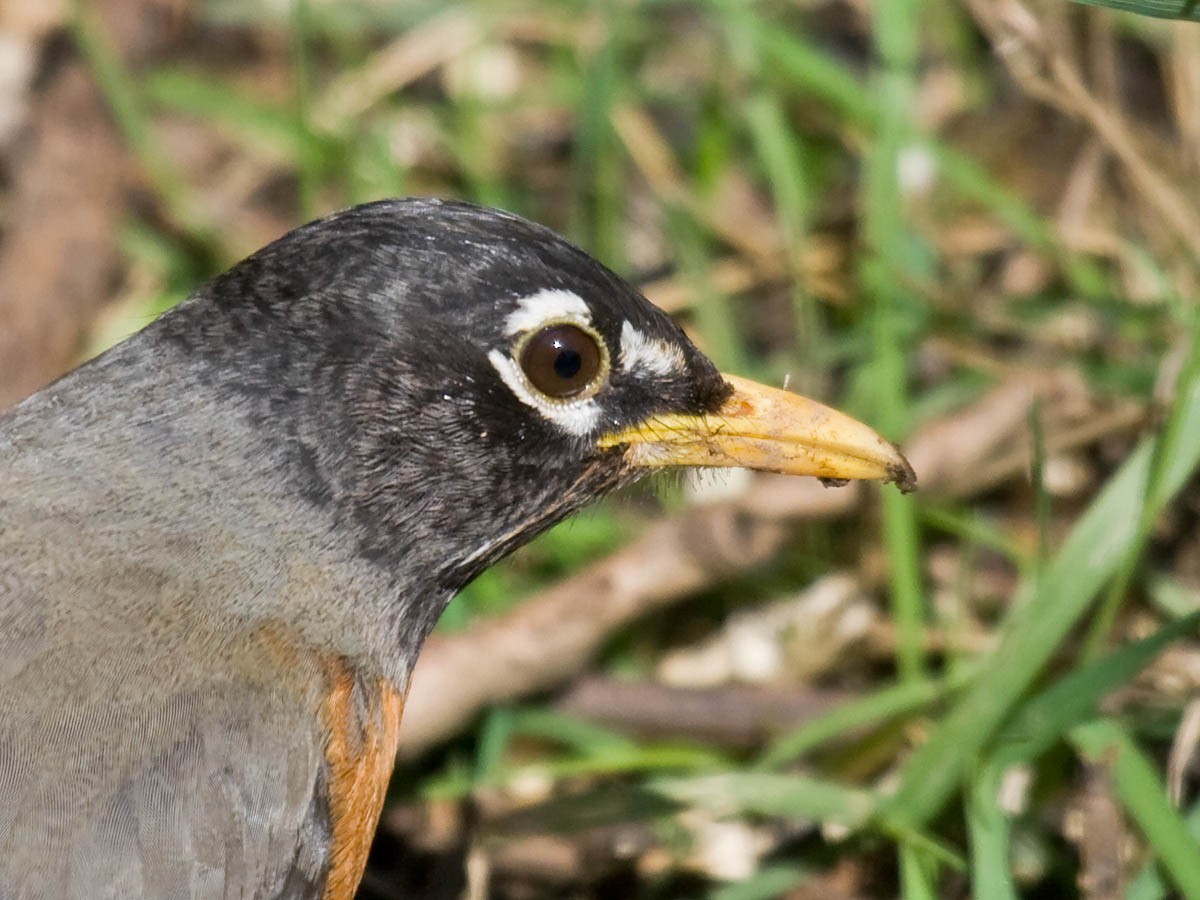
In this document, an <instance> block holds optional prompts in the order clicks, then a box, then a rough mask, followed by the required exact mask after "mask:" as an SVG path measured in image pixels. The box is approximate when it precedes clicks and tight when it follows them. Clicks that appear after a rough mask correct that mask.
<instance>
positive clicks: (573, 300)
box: [504, 288, 592, 337]
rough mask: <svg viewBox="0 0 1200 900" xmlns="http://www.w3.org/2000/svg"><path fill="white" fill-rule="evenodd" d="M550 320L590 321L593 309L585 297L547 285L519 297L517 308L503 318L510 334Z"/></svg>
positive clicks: (584, 322)
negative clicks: (584, 300) (526, 295)
mask: <svg viewBox="0 0 1200 900" xmlns="http://www.w3.org/2000/svg"><path fill="white" fill-rule="evenodd" d="M547 322H575V323H577V324H580V325H591V324H592V311H591V310H590V309H588V305H587V304H586V303H584V302H583V298H582V297H580V296H579V295H578V294H576V293H575V292H574V291H567V290H563V289H561V288H545V289H544V290H540V291H538V292H537V293H536V294H530V295H529V296H528V297H522V298H521V299H520V300H518V301H517V308H516V309H515V310H513V311H512V312H511V313H509V314H508V318H507V319H505V320H504V330H505V333H506V334H508V335H509V337H512V336H513V335H517V334H521V333H522V332H525V331H532V330H533V329H534V328H538V327H540V326H542V325H545V324H546V323H547Z"/></svg>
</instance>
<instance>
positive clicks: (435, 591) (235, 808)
mask: <svg viewBox="0 0 1200 900" xmlns="http://www.w3.org/2000/svg"><path fill="white" fill-rule="evenodd" d="M680 465H683V466H692V465H703V466H735V465H736V466H749V467H752V468H758V469H767V470H772V471H778V472H791V473H798V474H808V475H817V476H820V477H823V478H827V479H835V480H836V479H846V478H882V479H890V480H892V481H896V482H898V483H899V484H900V485H901V487H902V488H907V487H911V486H912V485H913V482H914V477H913V473H912V470H911V469H910V468H909V467H908V464H907V463H906V462H905V461H904V459H903V458H902V457H901V456H900V454H899V453H898V452H897V451H896V450H895V449H894V448H893V447H892V446H891V445H890V444H888V443H887V442H885V441H883V440H882V439H881V438H879V437H878V436H877V435H875V434H874V432H872V431H871V430H869V429H868V428H866V427H865V426H863V425H860V424H858V423H857V422H854V421H853V420H851V419H849V418H847V417H845V416H843V415H841V414H839V413H837V412H834V411H832V410H830V409H827V408H825V407H822V406H820V405H818V404H815V403H813V402H811V401H808V400H805V399H803V398H800V397H798V396H796V395H793V394H788V393H785V392H783V391H778V390H773V389H770V388H765V387H761V386H759V385H756V384H753V383H751V382H747V381H743V380H741V379H738V378H733V377H730V376H723V375H721V374H719V373H718V372H717V370H716V369H715V368H714V367H713V365H712V364H711V363H710V362H709V361H708V359H706V358H705V357H704V356H703V355H701V354H700V353H699V352H698V351H697V350H696V348H695V347H693V346H692V344H691V343H690V342H689V341H688V339H687V338H686V337H685V336H684V335H683V333H682V332H681V331H680V329H679V328H678V327H677V326H676V325H675V324H674V323H673V322H672V321H671V320H670V319H669V318H668V317H667V316H666V315H665V314H663V313H662V312H661V311H660V310H658V309H656V308H655V307H654V306H652V305H651V304H650V303H648V302H647V301H646V300H645V299H644V298H643V297H641V296H640V295H639V294H638V293H637V292H636V291H635V290H634V289H632V288H631V287H629V286H628V285H627V284H625V283H624V282H623V281H621V280H620V279H619V278H618V277H616V276H615V275H613V274H612V273H611V272H609V271H608V270H607V269H605V268H604V267H603V266H601V265H600V264H599V263H597V262H596V261H594V260H592V259H591V258H590V257H588V256H587V255H586V254H585V253H583V252H582V251H581V250H579V249H577V248H576V247H574V246H572V245H571V244H569V243H567V242H566V241H564V240H562V239H561V238H559V237H557V236H555V235H554V234H553V233H551V232H549V231H547V230H546V229H544V228H541V227H539V226H537V225H534V224H532V223H530V222H527V221H524V220H522V219H520V218H517V217H516V216H512V215H508V214H505V213H501V212H496V211H491V210H486V209H482V208H479V207H476V206H471V205H468V204H463V203H442V202H437V201H432V200H399V201H385V202H380V203H374V204H369V205H366V206H361V207H357V208H355V209H351V210H348V211H346V212H342V213H338V214H335V215H332V216H329V217H328V218H325V219H322V220H320V221H318V222H315V223H312V224H309V225H306V226H304V227H302V228H300V229H298V230H296V231H294V232H292V233H291V234H289V235H287V236H285V237H284V238H282V239H280V240H279V241H277V242H275V243H274V244H271V245H270V246H268V247H266V248H265V249H263V250H261V251H260V252H258V253H256V254H254V255H253V256H251V257H250V258H248V259H247V260H245V261H244V262H242V263H240V264H239V265H237V266H235V267H234V268H233V269H231V270H230V271H229V272H227V273H225V274H224V275H221V276H220V277H218V278H217V279H215V280H214V281H213V282H211V283H210V284H208V285H207V286H205V287H203V288H201V289H200V290H199V291H198V292H197V293H196V294H195V295H194V296H193V297H192V298H191V299H190V300H188V301H186V302H185V303H183V304H181V305H180V306H178V307H177V308H175V309H174V310H172V311H171V312H169V313H167V314H166V315H164V316H162V317H161V318H159V319H158V320H157V321H156V322H154V323H152V324H151V325H149V326H148V327H146V328H145V329H144V330H143V331H141V332H140V333H139V334H136V335H134V336H133V337H131V338H130V339H128V340H127V341H125V342H124V343H122V344H120V345H118V346H117V347H115V348H113V349H112V350H110V351H108V352H107V353H105V354H104V355H102V356H101V357H99V358H98V359H95V360H93V361H92V362H89V363H87V364H86V365H83V366H81V367H80V368H79V369H77V370H76V371H74V372H72V373H71V374H69V375H67V376H66V377H64V378H62V379H61V380H59V381H58V382H56V383H55V384H53V385H51V386H50V387H48V388H46V389H45V390H43V391H41V392H40V393H38V394H36V395H34V396H33V397H30V398H29V399H28V400H26V401H24V402H23V403H21V404H20V405H18V406H17V407H15V408H14V409H12V410H11V411H9V412H8V413H7V414H6V415H4V416H3V417H2V418H0V900H31V898H39V900H40V898H56V900H58V898H87V900H95V898H251V897H253V898H267V897H286V898H318V897H319V898H325V900H344V898H348V897H351V896H352V895H353V893H354V891H355V889H356V887H357V885H358V882H359V878H360V876H361V874H362V871H363V866H364V864H365V861H366V855H367V850H368V848H369V845H370V842H371V837H372V833H373V831H374V828H375V825H376V822H377V820H378V818H379V814H380V809H381V806H382V803H383V796H384V790H385V787H386V785H387V780H388V776H389V773H390V772H391V768H392V761H393V756H394V751H395V748H396V740H397V731H398V729H399V727H400V715H401V711H402V710H403V707H404V696H405V691H406V689H407V684H408V677H409V672H410V671H411V669H412V666H413V662H414V660H415V659H416V655H417V652H418V650H419V648H420V646H421V642H422V640H423V639H424V638H425V636H426V634H427V633H428V632H429V630H430V628H431V627H432V626H433V624H434V622H435V620H436V619H437V617H438V615H439V614H440V613H441V611H442V609H443V608H444V607H445V605H446V603H447V601H449V599H450V598H451V596H452V595H453V594H454V593H455V591H456V590H458V589H459V588H461V587H462V586H463V585H464V584H466V583H467V582H468V581H469V580H470V579H471V578H472V577H473V576H475V575H477V574H478V573H479V572H480V571H482V570H483V569H484V568H486V567H487V566H488V565H490V564H491V563H493V562H494V561H495V560H497V559H499V558H500V557H501V556H503V555H504V554H505V553H507V552H509V551H510V550H512V549H513V548H514V547H517V546H518V545H520V544H522V543H524V542H526V541H528V540H529V539H530V538H532V537H533V536H534V535H536V534H537V533H539V532H541V531H542V530H544V529H545V528H547V527H548V526H549V525H551V524H553V523H554V522H557V521H559V520H560V519H562V518H563V517H564V516H566V515H568V514H569V513H571V512H572V511H574V510H576V509H578V508H579V507H580V506H582V505H583V504H585V503H586V502H588V501H589V500H591V499H592V498H594V497H596V496H598V495H599V494H602V493H604V492H605V491H608V490H610V489H612V488H614V487H617V486H619V485H622V484H625V483H627V482H629V481H631V480H632V479H634V478H636V477H638V476H639V475H641V474H643V473H646V472H648V471H650V470H652V469H655V468H657V467H662V466H680Z"/></svg>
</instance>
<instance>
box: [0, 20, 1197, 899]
mask: <svg viewBox="0 0 1200 900" xmlns="http://www.w3.org/2000/svg"><path fill="white" fill-rule="evenodd" d="M1126 5H1132V6H1135V7H1136V6H1141V7H1145V8H1147V9H1150V11H1161V9H1162V7H1164V6H1168V5H1171V4H1170V3H1168V2H1167V0H1153V2H1152V0H1146V2H1144V3H1137V2H1130V3H1127V4H1126ZM1174 5H1175V6H1180V4H1179V3H1175V4H1174ZM1182 5H1183V6H1185V7H1188V8H1189V9H1190V7H1191V6H1192V5H1194V4H1188V3H1183V4H1182ZM1187 11H1188V10H1185V12H1187ZM1193 12H1194V11H1193ZM1198 29H1200V25H1197V24H1194V23H1188V22H1183V23H1181V22H1169V21H1162V20H1154V19H1149V18H1143V17H1138V16H1136V15H1132V14H1129V13H1123V12H1113V11H1110V10H1106V9H1099V8H1095V7H1089V6H1081V5H1073V4H1069V3H1066V2H1063V0H960V2H949V3H943V2H932V0H930V2H921V0H879V2H875V3H872V2H868V0H795V2H765V0H764V2H749V0H693V2H683V0H679V2H671V0H607V2H583V0H575V2H572V0H561V2H560V0H523V2H517V0H511V2H486V0H463V2H457V3H447V2H415V0H414V2H385V0H347V2H334V0H291V2H288V0H87V2H78V3H74V4H73V3H71V2H68V0H41V2H30V0H0V408H3V407H4V406H7V405H10V404H12V403H14V402H16V401H17V400H19V399H20V398H21V397H23V396H24V395H26V394H28V393H29V392H31V391H33V390H35V389H37V388H38V387H39V386H41V385H43V384H45V383H46V382H48V381H49V380H51V379H52V378H54V377H55V376H57V375H58V374H61V373H62V372H63V371H65V370H66V369H68V368H70V367H72V366H73V365H75V364H76V363H78V362H79V361H80V360H82V359H84V358H86V357H87V356H89V355H92V354H94V353H96V352H99V351H100V350H102V349H104V348H105V347H106V346H109V345H111V344H112V343H113V342H115V341H117V340H119V339H120V338H121V337H123V336H124V335H126V334H128V333H130V332H131V331H134V330H136V329H138V328H140V327H141V326H142V325H144V324H145V323H146V322H148V321H149V320H150V319H151V318H153V317H154V316H155V315H156V314H158V313H159V312H161V311H163V310H165V309H167V308H169V307H170V306H171V305H172V304H174V303H176V302H177V301H179V300H180V299H182V298H183V297H184V296H186V295H187V294H188V293H189V292H190V291H191V290H193V289H194V288H195V287H196V286H197V285H198V284H199V283H200V282H201V281H203V280H204V279H205V278H207V277H209V276H211V275H213V274H215V273H216V272H218V271H220V270H221V269H223V268H225V267H226V266H228V265H229V264H231V263H232V262H234V261H236V260H237V259H239V258H240V257H242V256H244V255H246V254H247V253H249V252H251V251H253V250H254V249H256V248H257V247H259V246H261V245H262V244H264V243H266V242H267V241H269V240H271V239H273V238H275V237H277V236H279V235H281V234H282V233H284V232H285V231H287V230H289V229H290V228H292V227H293V226H295V225H297V224H299V223H300V222H302V221H304V220H307V219H309V218H311V217H314V216H317V215H319V214H322V213H325V212H328V211H331V210H334V209H337V208H340V207H343V206H346V205H349V204H352V203H357V202H360V201H366V200H371V199H375V198H379V197H386V196H393V195H435V196H442V197H461V198H467V199H471V200H475V201H478V202H481V203H486V204H491V205H496V206H501V207H504V208H506V209H509V210H513V211H516V212H519V213H521V214H523V215H526V216H529V217H531V218H534V219H536V220H538V221H540V222H543V223H545V224H547V225H549V226H551V227H553V228H555V229H557V230H559V231H561V232H563V233H565V234H566V235H568V236H569V237H571V238H572V239H573V240H575V241H576V242H578V243H579V244H581V245H582V246H584V247H585V248H587V249H588V250H590V251H591V252H592V253H593V254H595V255H597V256H598V257H599V258H600V259H601V260H603V261H604V262H605V263H607V264H608V265H609V266H611V267H612V268H614V269H616V270H617V271H618V272H620V273H622V274H623V275H625V276H627V277H628V278H629V279H631V280H632V281H633V282H635V283H636V284H639V285H640V286H641V287H642V288H643V290H644V291H645V292H646V293H647V295H648V296H649V297H650V298H651V299H652V300H654V301H655V302H656V303H658V304H660V305H661V306H663V307H664V308H666V309H667V310H669V311H670V312H672V313H673V314H675V315H676V316H678V318H679V320H680V321H681V322H682V323H683V324H684V326H685V327H686V328H687V329H688V331H689V332H690V333H691V334H692V336H693V337H694V339H695V340H696V341H697V343H699V344H700V345H701V346H702V347H703V348H704V349H705V350H706V351H707V352H708V353H709V354H710V355H711V356H712V357H713V358H714V359H715V360H716V362H717V363H718V364H719V365H720V366H721V368H722V369H724V370H726V371H734V372H738V373H740V374H744V375H748V376H751V377H755V378H758V379H760V380H765V381H767V382H769V383H774V384H786V385H788V386H790V387H793V388H795V389H797V390H801V391H803V392H804V393H807V394H810V395H812V396H816V397H819V398H820V399H822V400H824V401H826V402H830V403H834V404H838V405H840V406H841V407H842V408H844V409H846V410H847V411H849V412H851V413H853V414H854V415H856V416H858V417H860V418H862V419H865V420H866V421H868V422H870V423H871V424H872V425H874V426H875V427H877V428H878V429H880V430H881V431H883V432H884V433H885V434H887V435H888V436H889V437H891V438H892V439H894V440H897V441H899V442H901V443H902V444H903V446H904V447H905V449H906V452H907V453H908V454H909V457H910V459H911V460H912V462H913V464H914V465H915V467H916V469H917V471H918V474H919V476H920V480H921V491H920V492H919V493H918V494H916V495H913V496H908V497H902V496H901V495H900V494H899V493H898V492H896V491H894V490H892V489H890V488H888V489H884V490H882V491H881V490H880V489H878V488H877V487H869V488H863V487H861V486H859V487H844V488H829V489H827V488H823V487H821V486H820V485H819V484H817V483H816V482H815V481H811V480H808V481H805V480H793V481H788V480H781V479H776V478H770V477H761V478H755V479H751V478H748V477H746V478H743V477H733V478H721V479H718V478H717V477H715V476H711V477H710V476H702V477H700V478H697V479H688V480H683V481H666V482H663V483H659V484H657V485H644V486H642V487H641V488H640V489H639V490H637V491H634V492H630V493H627V494H624V495H622V496H618V497H615V498H613V499H611V500H610V501H608V502H606V504H605V505H603V506H602V507H600V508H598V509H594V510H592V511H591V512H589V513H587V514H585V515H583V516H580V517H578V518H576V519H575V520H573V521H572V522H569V523H567V524H565V525H563V526H560V527H559V528H557V529H555V530H554V531H552V532H551V533H549V534H548V535H546V536H544V537H543V538H541V539H539V540H538V541H537V542H536V543H535V544H534V545H532V546H530V547H528V548H526V549H525V550H522V551H520V552H519V553H517V554H516V555H515V556H514V557H513V558H512V559H510V560H508V561H507V562H506V563H505V564H503V565H502V566H500V567H498V568H497V569H495V570H493V571H491V572H489V573H487V574H485V575H484V576H483V577H481V578H480V579H479V580H478V581H477V582H476V583H474V584H473V585H471V586H470V587H469V589H468V590H467V591H466V592H465V593H464V594H463V595H462V596H460V597H459V598H458V599H456V600H455V602H454V603H453V604H452V606H451V608H450V610H449V611H448V612H447V614H446V616H445V619H444V620H443V622H442V624H441V626H440V628H439V630H438V632H437V634H435V636H434V638H433V639H432V640H431V642H430V644H429V646H428V647H427V650H426V653H425V655H424V657H423V659H422V662H421V665H420V666H419V667H418V670H417V675H416V680H415V684H414V687H413V693H412V698H411V700H410V703H409V707H408V710H407V713H406V721H405V727H404V734H403V736H402V745H403V746H402V759H401V763H400V766H399V767H398V769H397V773H396V776H395V778H394V779H393V784H392V788H391V792H390V795H389V802H388V806H387V809H386V811H385V813H384V820H383V823H382V826H381V831H380V835H379V838H378V839H377V842H376V846H375V850H374V853H373V856H372V863H371V866H370V869H369V872H368V875H367V878H366V881H365V882H364V885H363V888H362V891H361V894H360V896H361V897H363V898H369V900H383V898H397V897H421V898H459V897H466V898H485V897H490V898H511V900H524V898H528V900H538V898H551V897H571V898H625V897H638V898H641V897H645V898H663V900H670V898H713V900H759V898H762V900H768V898H776V897H782V898H790V900H806V898H821V900H838V898H887V897H898V896H903V897H905V898H927V897H950V898H956V897H968V896H973V897H977V898H1011V897H1017V896H1022V897H1026V896H1027V897H1046V898H1058V897H1084V898H1117V897H1128V898H1135V900H1151V898H1162V897H1176V896H1186V897H1200V852H1198V847H1197V837H1196V836H1197V834H1200V804H1198V803H1197V791H1196V787H1197V774H1198V770H1197V767H1196V765H1195V762H1194V760H1195V758H1196V746H1197V742H1198V741H1200V702H1198V700H1197V698H1200V640H1197V614H1196V611H1197V609H1200V531H1198V530H1197V522H1198V519H1200V486H1198V484H1197V482H1196V480H1195V478H1194V475H1193V472H1194V469H1195V467H1196V464H1197V460H1198V459H1200V357H1198V356H1197V352H1196V300H1197V297H1198V296H1200V204H1198V203H1197V199H1198V198H1200V30H1198Z"/></svg>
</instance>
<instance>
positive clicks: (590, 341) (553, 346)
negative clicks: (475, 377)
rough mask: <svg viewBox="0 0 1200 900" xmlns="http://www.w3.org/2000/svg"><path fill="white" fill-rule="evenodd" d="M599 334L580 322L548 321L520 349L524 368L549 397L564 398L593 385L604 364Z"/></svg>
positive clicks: (527, 374)
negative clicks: (596, 336)
mask: <svg viewBox="0 0 1200 900" xmlns="http://www.w3.org/2000/svg"><path fill="white" fill-rule="evenodd" d="M603 359H604V357H603V354H602V352H601V349H600V346H599V345H598V344H597V342H596V338H595V337H594V336H593V335H591V334H589V333H588V332H586V331H584V330H583V329H582V328H580V327H579V326H578V325H570V324H566V323H561V324H558V325H549V326H547V327H546V328H543V329H542V330H541V331H539V332H538V333H537V334H535V335H533V336H532V337H531V338H530V339H529V340H528V341H527V342H526V343H525V347H524V348H523V349H522V351H521V368H522V369H523V370H524V372H525V376H526V377H527V378H528V379H529V381H530V383H531V384H532V385H533V386H534V387H535V388H537V389H538V390H539V391H541V392H542V393H543V394H545V395H546V396H547V397H554V398H555V399H564V398H567V397H574V396H576V395H577V394H581V393H583V392H584V391H586V390H587V389H588V388H590V387H593V386H594V383H595V381H596V378H597V377H598V376H599V375H600V370H601V368H602V366H603Z"/></svg>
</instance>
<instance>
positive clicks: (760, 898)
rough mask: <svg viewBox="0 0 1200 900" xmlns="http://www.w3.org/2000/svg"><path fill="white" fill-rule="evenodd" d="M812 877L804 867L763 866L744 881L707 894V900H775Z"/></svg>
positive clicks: (718, 888) (786, 865) (790, 865)
mask: <svg viewBox="0 0 1200 900" xmlns="http://www.w3.org/2000/svg"><path fill="white" fill-rule="evenodd" d="M811 877H812V872H811V871H810V870H809V869H808V868H807V867H805V866H799V865H794V864H787V863H776V864H775V865H768V866H763V867H762V868H761V869H759V870H758V871H757V872H755V873H754V874H753V875H752V876H750V877H749V878H747V879H746V880H745V881H738V882H734V883H732V884H723V885H721V886H720V887H717V888H714V889H713V890H711V891H710V892H709V894H708V900H776V898H778V897H783V896H786V895H787V894H788V892H789V891H794V890H795V889H796V888H798V887H799V886H800V885H802V884H804V882H806V881H808V880H809V879H810V878H811Z"/></svg>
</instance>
